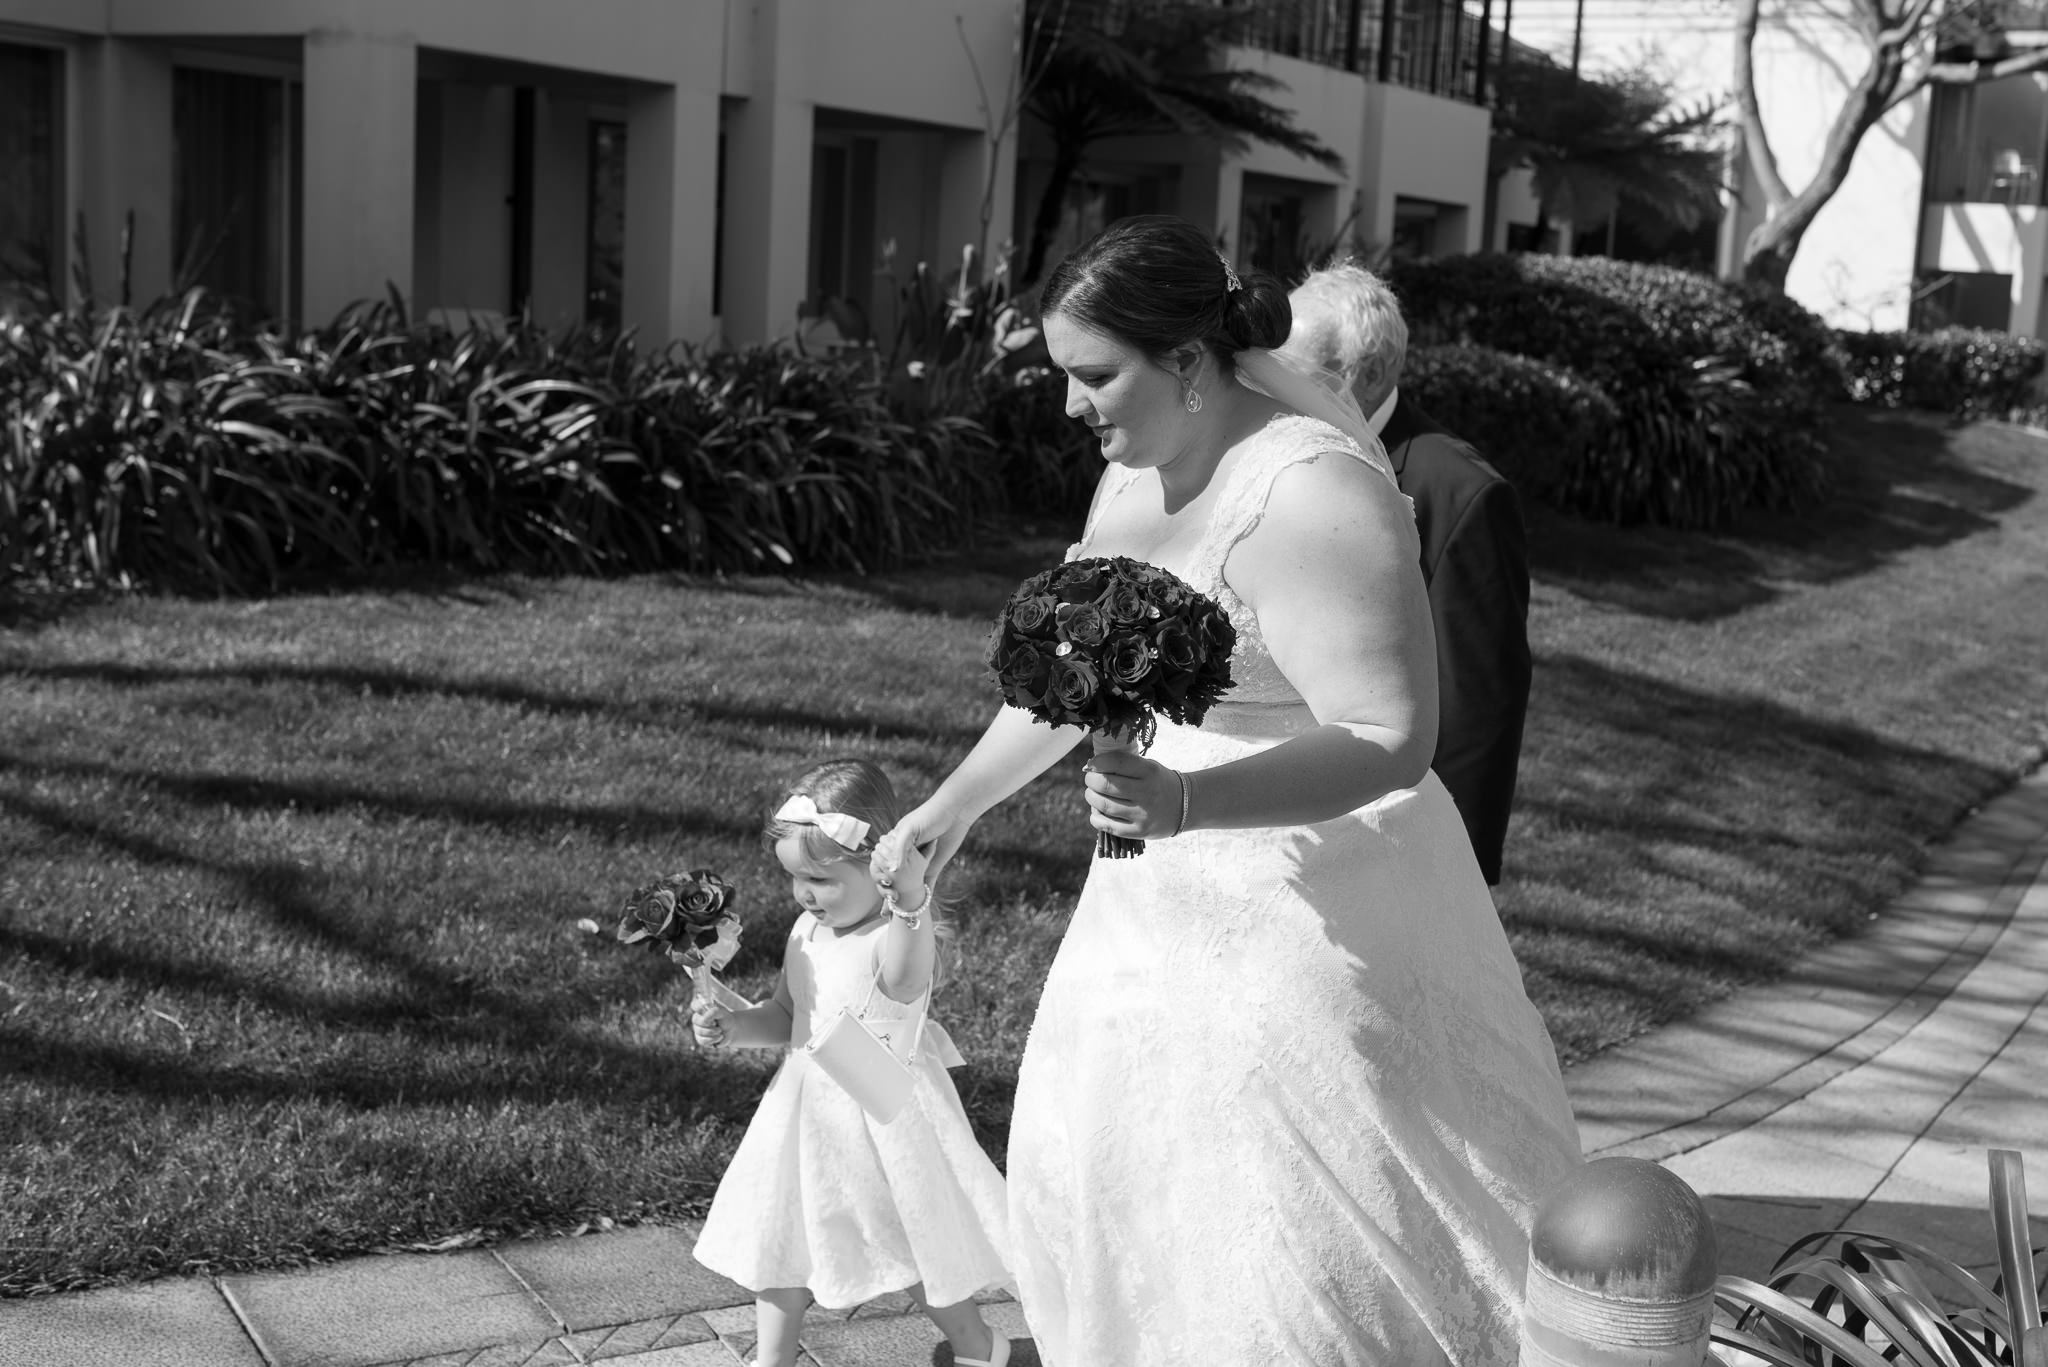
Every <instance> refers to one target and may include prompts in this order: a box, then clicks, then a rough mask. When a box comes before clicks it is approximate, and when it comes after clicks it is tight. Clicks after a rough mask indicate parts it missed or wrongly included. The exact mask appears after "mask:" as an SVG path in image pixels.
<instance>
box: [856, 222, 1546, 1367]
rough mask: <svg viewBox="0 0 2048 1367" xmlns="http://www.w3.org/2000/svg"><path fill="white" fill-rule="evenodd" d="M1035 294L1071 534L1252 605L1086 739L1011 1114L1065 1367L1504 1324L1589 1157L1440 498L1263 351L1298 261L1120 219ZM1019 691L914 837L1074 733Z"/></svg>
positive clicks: (1015, 779)
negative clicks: (1098, 840) (1103, 839)
mask: <svg viewBox="0 0 2048 1367" xmlns="http://www.w3.org/2000/svg"><path fill="white" fill-rule="evenodd" d="M1041 309H1042V312H1043V315H1044V317H1043V322H1044V329H1045V340H1046V343H1047V346H1048V347H1049V348H1050V350H1051V354H1052V359H1053V362H1054V364H1056V365H1057V366H1059V368H1060V369H1061V370H1062V371H1064V372H1065V374H1066V377H1067V413H1068V414H1069V415H1070V416H1072V417H1074V418H1077V419H1079V420H1080V421H1082V422H1085V423H1086V424H1087V425H1088V426H1089V428H1090V429H1092V430H1093V431H1094V432H1095V433H1096V436H1097V438H1098V440H1099V441H1100V443H1101V450H1102V457H1103V460H1104V461H1105V463H1106V467H1107V468H1106V469H1105V470H1104V472H1103V476H1102V481H1101V484H1100V486H1099V487H1098V489H1097V491H1096V495H1095V501H1094V505H1093V507H1092V508H1091V509H1090V511H1089V514H1088V519H1087V525H1086V528H1085V530H1084V532H1083V535H1082V539H1081V541H1080V542H1079V543H1077V544H1076V545H1075V546H1074V547H1073V548H1072V550H1071V551H1070V552H1069V558H1072V557H1074V556H1082V555H1087V556H1095V555H1127V556H1132V557H1134V558H1137V559H1140V560H1145V561H1149V562H1151V563H1153V564H1157V565H1161V566H1163V567H1165V568H1167V569H1169V570H1172V571H1173V572H1175V573H1176V574H1178V575H1179V576H1180V577H1182V578H1183V579H1185V580H1187V581H1188V582H1189V583H1191V584H1192V585H1193V586H1194V587H1195V588H1196V589H1198V590H1200V591H1202V592H1204V593H1206V594H1208V595H1210V596H1211V597H1212V598H1214V599H1215V600H1216V601H1217V602H1218V603H1220V604H1221V605H1222V606H1223V608H1224V609H1225V611H1226V612H1228V613H1229V615H1230V618H1231V620H1232V622H1233V623H1234V624H1235V626H1236V628H1237V647H1236V650H1235V651H1234V653H1233V656H1232V661H1231V668H1232V674H1233V676H1234V680H1235V682H1234V686H1233V689H1232V691H1231V692H1230V693H1229V694H1227V695H1226V696H1225V698H1224V699H1223V700H1222V701H1221V702H1220V703H1218V704H1217V705H1216V706H1215V707H1213V708H1212V709H1211V710H1210V711H1209V714H1208V716H1207V718H1206V719H1205V720H1204V722H1203V723H1202V725H1201V726H1200V727H1192V726H1188V727H1182V726H1176V725H1174V724H1172V723H1170V722H1168V721H1166V720H1164V719H1162V720H1161V721H1160V724H1159V730H1158V735H1157V738H1156V740H1155V741H1154V743H1153V745H1152V747H1151V749H1150V751H1149V752H1148V753H1147V754H1145V755H1139V754H1135V753H1129V752H1105V753H1100V754H1097V755H1096V756H1094V757H1093V758H1092V759H1091V760H1090V761H1089V762H1088V764H1087V766H1086V779H1085V781H1086V789H1087V792H1086V799H1087V803H1088V807H1089V809H1090V813H1091V815H1090V821H1091V823H1092V824H1093V825H1094V826H1095V827H1096V828H1097V829H1098V830H1102V831H1108V832H1111V833H1113V834H1116V835H1120V836H1128V837H1132V838H1136V839H1143V840H1146V841H1148V842H1149V844H1148V846H1147V850H1146V852H1145V853H1144V854H1143V855H1142V856H1139V857H1136V858H1130V859H1101V858H1098V859H1097V860H1095V862H1094V864H1093V866H1092V868H1091V869H1090V871H1089V875H1088V881H1087V884H1086V886H1085V888H1084V889H1083V891H1082V894H1081V898H1080V901H1079V904H1078V906H1077V907H1076V908H1075V911H1074V917H1073V921H1072V924H1071V925H1070V927H1069V928H1068V930H1067V933H1066V936H1065V939H1064V940H1063V942H1062V944H1061V946H1060V950H1059V953H1058V955H1057V957H1056V958H1055V960H1054V962H1053V965H1052V968H1051V971H1050V974H1049V975H1048V977H1047V980H1046V984H1045V993H1044V996H1043V998H1042V999H1041V1001H1040V1003H1039V1007H1038V1014H1037V1017H1036V1020H1035V1022H1034V1024H1033V1026H1032V1029H1031V1036H1030V1041H1029V1043H1028V1045H1027V1047H1026V1048H1025V1051H1024V1058H1023V1062H1022V1065H1021V1071H1020V1074H1019V1077H1018V1083H1017V1098H1016V1107H1015V1112H1014V1116H1013V1119H1012V1122H1011V1133H1010V1150H1009V1165H1008V1174H1009V1188H1010V1220H1011V1230H1012V1238H1013V1240H1014V1244H1015V1247H1014V1250H1013V1253H1014V1256H1013V1260H1012V1266H1013V1267H1014V1268H1015V1270H1016V1272H1017V1279H1018V1289H1019V1293H1020V1299H1021V1301H1022V1305H1023V1310H1024V1316H1025V1319H1026V1320H1027V1321H1028V1323H1029V1324H1030V1327H1031V1330H1032V1333H1033V1336H1034V1338H1035V1339H1036V1341H1037V1344H1038V1347H1039V1351H1040V1354H1041V1356H1042V1357H1043V1359H1044V1360H1045V1362H1046V1363H1048V1364H1049V1365H1050V1367H1166V1365H1167V1364H1182V1363H1191V1362H1205V1363H1227V1364H1230V1365H1231V1367H1256V1365H1257V1364H1266V1363H1314V1364H1339V1363H1341V1364H1350V1365H1351V1367H1367V1365H1368V1364H1370V1365H1372V1367H1395V1364H1399V1367H1421V1364H1428V1363H1452V1364H1456V1367H1479V1364H1489V1363H1500V1364H1507V1363H1512V1362H1513V1361H1514V1358H1515V1351H1516V1336H1517V1326H1518V1319H1519V1314H1520V1307H1521V1296H1522V1281H1523V1274H1524V1270H1525V1263H1526V1257H1527V1241H1528V1228H1529V1224H1530V1221H1531V1218H1532V1215H1533V1211H1534V1207H1535V1205H1536V1203H1537V1202H1539V1201H1541V1200H1542V1198H1543V1197H1544V1196H1546V1195H1547V1194H1548V1193H1549V1192H1550V1190H1551V1189H1552V1188H1553V1187H1554V1186H1555V1185H1556V1184H1557V1183H1559V1182H1560V1181H1561V1180H1562V1179H1563V1178H1564V1177H1565V1176H1566V1175H1567V1173H1568V1172H1569V1171H1570V1170H1571V1168H1572V1166H1573V1165H1574V1164H1576V1163H1577V1162H1578V1161H1579V1144H1578V1134H1577V1130H1576V1127H1575V1125H1574V1123H1573V1120H1572V1115H1571V1111H1570V1108H1569V1106H1568V1104H1567V1102H1566V1099H1565V1093H1564V1087H1563V1084H1562V1082H1561V1081H1560V1078H1559V1075H1558V1068H1557V1060H1556V1056H1555V1054H1554V1052H1553V1051H1552V1048H1551V1044H1550V1038H1549V1036H1548V1034H1547V1033H1546V1032H1545V1030H1544V1027H1543V1023H1542V1020H1541V1018H1540V1017H1539V1016H1538V1015H1537V1013H1536V1010H1535V1008H1534V1007H1532V1006H1531V1005H1530V1003H1529V1000H1528V998H1527V996H1526V995H1525V993H1524V991H1523V987H1522V979H1521V974H1520V971H1519V969H1518V968H1517V966H1516V964H1515V961H1514V959H1513V957H1512V955H1511V954H1510V952H1509V948H1508V944H1507V939H1506V937H1505V935H1504V934H1503V933H1502V931H1501V927H1500V922H1499V919H1498V917H1497V915H1496V913H1495V910H1494V907H1493V903H1492V901H1491V898H1490V896H1489V893H1488V890H1487V886H1486V882H1485V880H1484V878H1483V877H1482V876H1481V874H1480V871H1479V867H1478V864H1477V862H1476V861H1475V859H1474V857H1473V854H1472V850H1471V847H1470V845H1469V844H1468V843H1467V839H1466V836H1465V831H1464V827H1463V824H1462V823H1461V822H1460V821H1459V819H1458V814H1457V812H1456V810H1455V809H1454V808H1453V806H1452V803H1451V799H1450V797H1449V795H1448V794H1447V793H1446V792H1445V790H1444V788H1443V786H1442V785H1441V784H1440V783H1439V782H1438V781H1437V779H1436V778H1435V776H1434V775H1432V774H1431V773H1430V771H1429V760H1430V754H1431V751H1432V749H1433V747H1434V744H1435V736H1436V698H1435V686H1436V685H1435V679H1436V675H1435V666H1434V651H1435V644H1434V641H1433V638H1432V635H1431V627H1430V618H1429V609H1428V604H1427V601H1426V599H1425V597H1424V591H1423V582H1422V575H1421V571H1420V569H1419V567H1418V564H1417V555H1418V552H1417V540H1416V533H1415V528H1414V521H1413V517H1412V513H1411V510H1410V508H1409V505H1408V503H1407V501H1406V500H1405V499H1404V498H1403V497H1402V495H1401V494H1400V492H1399V491H1398V489H1397V488H1396V487H1395V484H1394V480H1393V476H1392V473H1391V471H1390V470H1389V469H1388V468H1387V466H1386V461H1385V455H1384V453H1383V452H1382V451H1381V450H1380V448H1379V445H1378V442H1377V440H1376V439H1375V438H1373V437H1372V435H1371V434H1370V431H1369V429H1368V428H1367V427H1366V425H1365V423H1364V421H1363V419H1362V418H1361V417H1360V416H1359V415H1358V413H1357V412H1356V408H1355V405H1353V406H1352V407H1350V408H1349V409H1345V408H1340V407H1339V406H1338V401H1337V400H1334V399H1332V398H1331V397H1330V396H1329V395H1328V394H1327V393H1326V392H1325V391H1324V390H1323V389H1322V388H1321V387H1320V386H1319V385H1317V384H1316V383H1315V382H1314V381H1313V380H1311V379H1310V378H1308V377H1306V376H1303V375H1300V374H1298V373H1296V372H1294V371H1292V370H1290V369H1288V368H1287V367H1286V366H1285V365H1284V364H1283V363H1282V362H1280V361H1279V360H1278V359H1277V358H1276V357H1275V356H1274V355H1273V354H1272V348H1274V347H1276V346H1278V345H1280V344H1281V343H1283V342H1284V341H1285V340H1286V338H1287V333H1288V328H1289V322H1290V314H1289V308H1288V303H1287V295H1286V293H1285V291H1284V290H1283V289H1282V288H1281V286H1280V285H1279V283H1278V282H1277V281H1274V280H1272V279H1271V278H1270V277H1263V276H1259V275H1252V276H1251V278H1249V279H1246V280H1243V281H1240V280H1239V278H1238V276H1237V274H1236V273H1235V272H1234V271H1233V270H1232V269H1231V267H1230V266H1229V265H1228V264H1227V263H1225V262H1223V261H1222V260H1221V259H1220V258H1219V257H1218V256H1217V254H1216V252H1215V250H1214V249H1213V248H1212V247H1211V246H1210V244H1209V242H1208V240H1207V238H1206V237H1205V235H1204V234H1203V233H1202V232H1201V231H1200V230H1199V229H1197V228H1196V227H1194V226H1193V225H1192V224H1189V223H1186V222H1183V221H1181V220H1178V219H1174V218H1169V217H1163V216H1147V217H1140V218H1130V219H1124V220H1121V221H1119V222H1118V223H1116V224H1114V225H1112V226H1111V227H1110V228H1108V229H1107V230H1105V231H1104V232H1103V233H1102V234H1100V235H1099V236H1097V237H1096V238H1095V239H1093V240H1092V241H1091V242H1089V243H1088V244H1087V245H1085V246H1083V247H1082V248H1081V249H1080V250H1078V251H1077V252H1075V253H1074V255H1072V256H1071V257H1069V258H1068V259H1067V260H1065V261H1064V262H1062V263H1061V264H1060V266H1059V267H1058V268H1057V269H1056V270H1055V271H1054V272H1053V274H1052V276H1051V278H1050V279H1049V281H1048V282H1047V284H1046V287H1045V291H1044V295H1043V299H1042V303H1041ZM1083 738H1084V737H1083V733H1082V732H1081V731H1079V730H1076V729H1072V728H1064V729H1057V730H1056V729H1052V728H1048V727H1046V726H1043V725H1040V724H1036V723H1034V722H1033V721H1032V720H1031V719H1030V718H1029V717H1028V716H1027V715H1026V714H1025V713H1023V712H1021V711H1017V710H1015V709H1009V708H1005V709H1003V710H1002V711H1001V712H1000V713H999V714H998V715H997V716H996V718H995V720H994V721H993V722H992V723H991V724H990V726H989V728H988V731H987V733H986V734H985V735H984V736H983V737H982V739H981V741H980V742H979V743H978V744H977V745H976V746H975V748H974V749H973V751H972V752H971V753H970V754H969V755H968V756H967V757H966V758H965V760H963V761H962V762H961V764H960V765H959V767H958V768H957V769H955V770H954V771H953V773H952V774H951V775H950V776H949V777H948V778H947V779H946V780H945V781H944V782H943V783H942V784H941V785H940V786H939V788H938V790H937V791H936V792H935V793H934V794H933V795H932V797H931V798H930V799H929V800H928V801H926V802H925V803H924V804H923V805H922V806H920V807H919V808H917V809H916V810H915V811H913V812H912V813H910V814H909V815H908V816H906V817H905V818H904V820H903V822H902V823H901V824H900V825H898V827H897V828H896V830H895V831H893V832H892V833H891V836H890V839H891V840H892V841H895V842H899V843H898V844H897V845H895V846H893V847H885V848H900V847H901V846H900V842H902V841H906V840H907V841H912V842H915V843H916V844H918V845H920V846H925V845H933V846H935V849H934V855H935V858H934V864H933V867H934V869H936V868H938V867H940V866H941V865H942V864H943V863H944V861H945V860H947V859H949V858H951V856H952V855H953V854H954V852H955V851H957V850H958V849H959V846H960V843H961V841H962V839H963V838H964V837H965V835H966V833H967V829H968V827H969V826H970V825H971V824H972V823H973V822H974V821H975V819H976V818H978V817H979V816H981V815H982V814H983V813H984V812H986V811H987V810H988V809H989V808H991V807H993V806H995V805H996V804H997V803H999V802H1001V801H1002V800H1004V799H1005V798H1007V797H1009V796H1010V795H1011V794H1012V793H1014V792H1016V791H1017V790H1018V789H1019V788H1021V787H1023V786H1024V785H1025V784H1026V783H1027V782H1029V781H1030V780H1031V779H1032V778H1034V777H1036V776H1037V775H1039V774H1041V773H1043V772H1044V771H1045V770H1046V769H1047V768H1048V767H1050V766H1051V765H1052V764H1053V763H1054V762H1055V761H1057V760H1058V759H1059V758H1060V757H1061V756H1062V755H1064V754H1065V753H1067V751H1069V750H1070V749H1071V748H1072V747H1073V746H1074V745H1075V744H1077V743H1078V742H1079V741H1081V740H1082V739H1083Z"/></svg>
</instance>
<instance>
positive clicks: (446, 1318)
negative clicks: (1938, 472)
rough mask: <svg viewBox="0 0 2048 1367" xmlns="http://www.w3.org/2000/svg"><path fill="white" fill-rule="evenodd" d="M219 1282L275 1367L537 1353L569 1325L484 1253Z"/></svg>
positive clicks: (381, 1260) (405, 1257) (367, 1365)
mask: <svg viewBox="0 0 2048 1367" xmlns="http://www.w3.org/2000/svg"><path fill="white" fill-rule="evenodd" d="M220 1282H221V1289H222V1290H223V1291H224V1292H225V1293H226V1294H227V1296H228V1298H229V1299H230V1301H232V1302H233V1304H234V1305H235V1307H236V1308H237V1309H238V1310H239V1311H240V1312H241V1315H242V1318H243V1320H244V1321H246V1322H247V1324H248V1325H249V1330H250V1333H251V1335H252V1336H253V1337H254V1338H255V1340H256V1342H257V1343H258V1344H259V1345H260V1346H261V1347H262V1349H263V1351H264V1353H265V1354H266V1355H267V1356H268V1357H269V1359H270V1361H271V1362H272V1363H274V1364H275V1365H276V1367H376V1365H377V1364H382V1363H391V1362H405V1361H409V1360H411V1359H414V1358H429V1357H433V1356H435V1355H437V1354H442V1353H453V1352H459V1351H461V1350H463V1349H471V1350H475V1349H478V1348H483V1347H490V1346H493V1345H497V1344H528V1345H532V1346H533V1348H534V1349H536V1350H538V1349H539V1347H540V1345H542V1344H544V1343H546V1342H547V1341H548V1340H549V1339H552V1338H556V1337H558V1336H559V1335H560V1334H561V1333H562V1331H563V1329H564V1327H565V1326H563V1325H560V1324H558V1323H556V1322H555V1320H554V1318H553V1317H552V1316H551V1315H549V1314H548V1312H547V1310H546V1308H545V1307H543V1306H542V1305H541V1303H540V1302H539V1301H538V1300H536V1299H534V1297H533V1295H532V1294H531V1293H530V1292H528V1291H527V1289H526V1288H525V1287H524V1286H522V1285H520V1282H519V1279H518V1278H517V1277H514V1276H513V1275H512V1273H511V1272H510V1271H509V1270H507V1269H506V1267H505V1266H504V1264H502V1263H500V1262H499V1261H498V1260H497V1259H496V1258H495V1257H493V1256H492V1255H491V1254H490V1253H489V1252H487V1251H482V1250H477V1251H472V1252H467V1253H455V1254H446V1255H441V1254H423V1253H395V1254H390V1255H387V1256H384V1257H378V1258H363V1259H359V1260H357V1261H353V1262H346V1263H339V1264H336V1265H335V1266H332V1267H322V1268H315V1269H311V1270H308V1271H299V1272H283V1273H268V1274H261V1275H255V1276H235V1277H222V1278H221V1279H220Z"/></svg>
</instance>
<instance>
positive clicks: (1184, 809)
mask: <svg viewBox="0 0 2048 1367" xmlns="http://www.w3.org/2000/svg"><path fill="white" fill-rule="evenodd" d="M1173 776H1174V777H1175V778H1177V779H1179V780H1180V820H1179V821H1177V822H1175V823H1174V827H1173V834H1174V835H1179V834H1180V833H1181V832H1182V831H1184V830H1186V829H1187V828H1188V790H1189V789H1190V788H1193V787H1194V786H1195V785H1194V784H1193V783H1192V782H1191V781H1190V780H1189V779H1188V776H1187V773H1186V772H1185V771H1184V770H1180V769H1176V770H1174V771H1173ZM1169 838H1170V837H1169Z"/></svg>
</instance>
